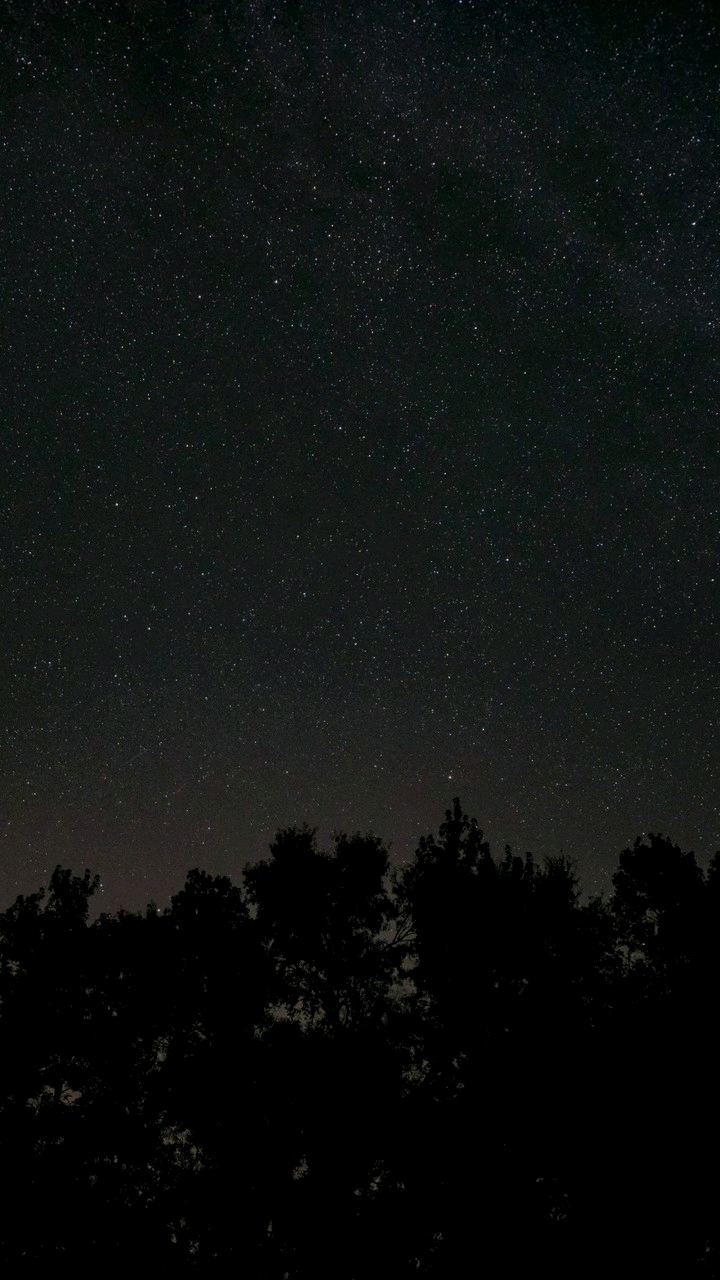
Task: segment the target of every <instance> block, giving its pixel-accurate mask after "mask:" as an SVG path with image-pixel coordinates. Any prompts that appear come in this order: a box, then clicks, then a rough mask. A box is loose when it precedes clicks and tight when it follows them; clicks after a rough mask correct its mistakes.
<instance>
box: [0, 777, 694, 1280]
mask: <svg viewBox="0 0 720 1280" xmlns="http://www.w3.org/2000/svg"><path fill="white" fill-rule="evenodd" d="M719 867H720V854H718V855H716V856H715V858H714V859H713V861H712V863H711V866H710V869H709V871H708V874H707V875H704V874H703V872H702V870H701V869H700V868H699V867H698V865H697V863H696V860H695V858H694V855H693V854H686V853H683V852H682V851H681V850H680V849H679V848H678V847H677V846H675V845H674V844H672V842H671V841H670V840H668V839H667V838H666V837H663V836H659V835H658V836H656V835H650V836H649V837H648V838H647V840H641V839H638V840H636V841H635V844H634V845H633V846H632V848H628V849H625V850H623V852H622V853H621V855H620V859H619V865H618V869H617V871H616V874H615V876H614V879H613V885H614V893H613V895H612V897H611V898H610V900H609V901H608V902H603V901H601V900H600V899H594V900H591V901H590V902H583V901H582V899H581V897H580V893H579V886H578V882H577V878H576V876H575V873H574V869H573V866H572V864H571V862H570V861H568V860H567V859H566V858H564V857H555V858H547V859H545V860H544V861H543V862H541V863H538V862H537V861H536V859H535V858H534V857H533V855H532V854H531V853H525V854H524V855H523V856H518V855H517V854H514V853H513V851H512V850H511V849H510V848H506V849H505V852H504V856H503V857H502V858H500V859H496V858H494V857H493V856H492V853H491V851H490V847H489V845H488V843H487V841H486V840H485V839H484V836H483V833H482V831H481V830H480V828H479V826H478V824H477V823H476V822H475V821H474V820H472V819H470V818H469V817H468V816H467V815H466V814H465V813H464V812H463V810H462V808H461V805H460V802H459V800H455V801H454V804H453V807H452V809H449V810H448V811H447V812H446V814H445V820H444V822H443V823H442V824H441V826H440V829H439V832H438V835H437V837H435V836H434V835H428V836H426V837H424V838H423V839H422V840H421V841H420V843H419V846H418V849H417V853H416V856H415V858H414V860H413V862H412V863H411V864H410V865H409V866H408V867H406V868H405V869H403V870H398V869H395V868H393V867H392V865H391V863H390V860H389V856H388V851H387V849H386V848H385V846H384V845H383V843H382V841H381V840H380V839H379V838H378V837H376V836H372V835H360V834H355V835H348V834H346V833H339V834H338V835H336V836H335V838H334V840H333V843H332V847H331V848H330V850H323V849H320V848H318V845H317V839H316V833H315V831H313V830H312V829H310V828H307V827H303V828H297V827H294V828H290V829H288V830H283V831H279V832H278V834H277V836H276V838H275V840H274V842H273V844H272V845H271V848H270V856H269V858H267V859H265V860H263V861H261V862H259V863H256V864H255V865H253V866H249V867H247V868H246V870H245V872H244V876H243V883H242V885H240V886H235V885H233V884H232V883H231V881H230V880H229V879H227V877H222V876H215V877H213V876H211V875H209V874H208V873H206V872H204V871H201V870H198V869H195V870H192V871H190V872H189V873H188V876H187V879H186V882H185V885H184V886H183V888H182V889H181V890H180V891H179V892H178V893H177V894H176V895H175V896H174V897H173V899H172V901H171V904H170V906H169V907H168V908H167V909H166V910H165V911H164V912H162V913H159V912H158V911H157V909H156V908H154V907H153V906H152V905H151V906H150V907H149V908H148V910H147V912H146V913H144V914H132V913H128V912H125V911H121V912H119V913H117V914H116V915H114V916H112V915H108V914H104V915H101V916H100V917H99V919H97V920H95V921H94V922H93V923H90V922H89V910H88V908H89V902H90V899H91V897H92V895H93V893H94V892H95V890H96V889H97V885H98V881H97V878H95V879H93V878H92V877H91V876H90V873H89V872H87V871H86V872H85V874H84V875H83V876H76V875H73V874H72V872H71V871H70V870H68V869H65V868H60V867H58V868H56V870H55V871H54V872H53V875H52V877H51V879H50V884H49V886H48V890H47V892H46V891H45V890H42V889H41V890H40V891H38V892H37V893H35V894H31V895H28V896H25V897H19V898H18V899H17V901H16V902H15V903H14V904H13V905H12V906H11V907H9V908H8V910H7V911H5V912H4V913H3V914H2V915H0V1001H1V1003H0V1029H1V1031H2V1035H3V1046H4V1051H3V1055H2V1059H1V1060H0V1062H1V1065H0V1083H1V1086H2V1092H1V1094H0V1144H1V1145H2V1153H3V1157H4V1166H5V1168H6V1169H10V1170H11V1171H12V1175H13V1176H12V1179H11V1185H10V1186H9V1187H8V1189H7V1191H6V1196H5V1214H4V1219H3V1227H2V1230H1V1231H0V1256H1V1257H2V1259H3V1261H4V1262H5V1263H6V1264H7V1265H8V1266H10V1267H11V1268H12V1269H13V1270H14V1271H18V1270H19V1269H22V1268H23V1267H24V1266H25V1265H26V1264H27V1263H28V1262H30V1261H37V1262H49V1261H58V1260H61V1259H62V1260H63V1261H65V1262H70V1263H71V1264H72V1265H75V1266H76V1267H77V1266H86V1267H89V1266H90V1265H91V1264H92V1265H97V1260H98V1259H99V1258H101V1257H102V1258H105V1257H109V1256H112V1258H113V1259H115V1260H116V1263H117V1265H118V1266H127V1265H128V1264H129V1263H131V1262H135V1261H136V1259H137V1258H138V1257H139V1256H142V1257H143V1259H144V1260H147V1261H149V1262H150V1263H151V1264H152V1265H154V1266H156V1267H158V1268H159V1267H163V1268H168V1267H170V1266H172V1267H174V1268H175V1269H180V1270H188V1271H193V1270H198V1269H199V1270H200V1271H201V1272H202V1273H203V1274H215V1273H217V1274H226V1273H227V1269H228V1268H229V1267H230V1266H231V1265H234V1264H236V1263H237V1264H239V1265H240V1266H241V1267H242V1268H243V1269H244V1273H245V1274H247V1275H248V1276H252V1277H254V1276H258V1277H261V1276H262V1277H277V1278H278V1280H280V1278H281V1277H285V1276H287V1277H304V1276H307V1277H313V1278H315V1277H319V1276H324V1275H327V1276H330V1275H332V1276H333V1277H348V1280H350V1278H355V1277H357V1280H361V1278H363V1277H369V1276H371V1275H372V1276H378V1275H381V1276H382V1275H388V1276H390V1275H392V1276H393V1277H395V1276H403V1275H411V1274H412V1275H417V1274H420V1275H424V1276H428V1277H430V1276H446V1275H451V1274H456V1273H460V1272H461V1271H464V1270H465V1269H466V1266H467V1258H468V1256H472V1257H473V1258H474V1259H475V1260H476V1263H477V1266H478V1269H480V1270H482V1271H483V1272H484V1274H486V1275H488V1276H490V1277H494V1276H498V1277H499V1276H506V1275H515V1274H518V1275H519V1274H525V1273H528V1272H529V1271H530V1270H533V1271H534V1270H537V1269H538V1267H540V1268H548V1269H550V1268H552V1270H553V1272H554V1274H556V1275H560V1276H570V1275H573V1276H575V1275H577V1274H579V1273H581V1274H591V1275H593V1274H598V1275H599V1274H608V1273H612V1274H614V1275H619V1276H623V1275H628V1276H629V1275H635V1274H652V1273H654V1272H655V1271H660V1270H663V1271H667V1270H668V1268H669V1269H670V1271H671V1272H672V1273H673V1274H682V1275H685V1274H688V1275H689V1274H694V1273H695V1271H699V1272H700V1271H701V1273H702V1274H703V1275H712V1274H715V1271H714V1269H713V1268H714V1266H715V1263H714V1261H713V1260H714V1259H715V1258H716V1252H714V1251H716V1250H717V1228H716V1212H715V1203H716V1201H715V1196H716V1191H717V1188H716V1186H715V1182H714V1176H713V1175H712V1174H711V1173H708V1170H709V1169H710V1168H711V1161H710V1156H711V1153H712V1151H713V1149H714V1145H715V1143H716V1141H717V1136H718V1116H717V1106H716V1104H715V1101H714V1091H713V1090H710V1089H707V1090H706V1091H705V1092H704V1093H703V1092H702V1090H700V1091H698V1080H699V1079H700V1078H701V1073H702V1071H703V1070H705V1069H706V1067H705V1064H706V1063H707V1062H708V1061H711V1060H712V1058H711V1055H712V1054H713V1053H714V1048H713V1045H714V1037H713V1028H712V1019H711V1017H710V1016H709V1009H710V1008H711V1007H712V1004H711V1002H713V1001H714V1000H715V999H716V991H717V978H718V973H719V970H720V964H719V963H718V936H719V934H718V927H717V926H718V910H719V907H720V901H719V899H720V888H719V886H720V871H719V869H718V868H719ZM691 1100H694V1101H692V1102H691ZM38 1206H40V1207H41V1212H40V1218H39V1221H38V1219H37V1216H36V1210H37V1208H38ZM598 1220H601V1221H602V1223H603V1230H602V1233H601V1234H598V1232H597V1230H596V1223H597V1221H598Z"/></svg>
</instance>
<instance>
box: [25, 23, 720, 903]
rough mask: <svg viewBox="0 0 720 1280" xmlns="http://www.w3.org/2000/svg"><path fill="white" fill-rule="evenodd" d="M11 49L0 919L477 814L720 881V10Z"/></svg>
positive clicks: (159, 888) (30, 27)
mask: <svg viewBox="0 0 720 1280" xmlns="http://www.w3.org/2000/svg"><path fill="white" fill-rule="evenodd" d="M68 10H69V12H68ZM628 10H630V11H631V12H630V14H629V15H628ZM1 13H2V18H1V22H0V26H1V35H2V40H1V44H2V49H1V51H0V84H1V88H0V106H1V111H2V151H1V157H2V158H1V160H0V230H1V232H2V244H1V245H0V278H1V280H2V296H3V302H2V322H3V325H4V332H3V336H2V346H1V355H0V360H1V362H2V370H1V372H0V398H1V399H0V412H1V427H0V449H1V451H2V496H3V503H2V544H1V550H0V569H1V572H2V594H1V596H0V600H1V601H2V608H1V610H0V631H1V634H2V641H1V644H2V649H1V652H0V680H1V689H2V746H1V751H2V761H1V767H0V824H1V825H0V832H1V835H2V847H1V853H0V905H7V903H8V902H9V901H11V900H12V898H14V896H15V895H16V894H17V893H18V892H27V891H29V890H32V889H34V888H36V887H37V886H38V885H39V884H40V883H43V882H46V881H47V877H48V876H49V874H50V872H51V871H52V868H53V866H54V865H55V864H56V863H57V862H58V861H59V862H62V863H63V864H64V865H70V866H72V867H73V868H74V869H75V870H78V871H79V870H82V869H83V868H84V867H85V866H86V865H89V866H90V867H91V868H92V869H93V870H94V871H99V872H100V873H101V874H102V877H103V883H104V900H103V905H104V906H108V907H110V908H112V907H115V906H117V904H118V903H119V902H120V901H122V902H123V903H124V904H125V905H126V906H129V907H139V906H141V905H143V904H144V903H145V902H147V901H148V899H149V898H150V897H154V898H155V899H157V900H158V901H159V902H164V901H166V900H167V897H168V895H169V894H170V893H171V892H174V891H176V890H177V888H179V886H180V884H181V883H182V880H183V878H184V874H185V871H186V870H187V868H188V867H190V866H196V865H200V866H202V867H204V868H206V869H208V870H210V871H213V872H218V873H227V874H230V875H234V876H237V875H238V873H239V871H240V869H241V867H242V866H243V864H244V863H245V862H246V861H247V860H248V859H249V858H255V857H257V856H259V855H262V854H263V853H265V852H266V850H267V844H268V841H269V840H270V839H271V838H272V835H273V834H274V832H275V830H276V829H277V827H278V826H284V825H288V824H290V823H293V822H303V821H307V822H309V823H311V824H312V825H318V826H319V827H320V831H321V835H322V836H323V838H328V837H329V834H330V832H331V831H332V829H333V828H336V827H337V828H344V829H353V830H354V829H356V828H360V829H361V830H368V829H372V830H374V831H375V832H377V833H378V834H380V835H382V836H383V837H384V838H386V839H388V840H392V842H393V846H392V848H393V854H394V856H396V857H397V859H399V860H401V859H403V858H406V857H407V856H409V855H410V854H411V852H412V850H413V849H414V847H415V844H416V841H417V838H418V836H419V835H421V834H423V833H424V832H427V830H429V829H431V828H432V829H437V826H438V823H439V821H440V820H441V818H442V813H443V810H444V809H445V807H446V806H447V805H448V804H449V803H450V801H451V798H452V796H454V795H456V794H459V795H460V797H461V799H462V802H463V806H464V807H465V809H466V810H468V811H469V812H471V813H473V814H475V815H476V816H477V817H478V819H479V821H480V823H481V825H482V826H483V828H484V830H485V832H486V834H487V836H488V838H489V839H490V841H491V844H492V846H493V848H494V850H495V852H497V853H499V852H501V850H502V846H503V844H504V843H505V841H509V842H510V843H511V844H513V846H515V845H517V846H518V847H519V848H520V849H521V850H524V849H525V848H531V849H533V851H534V852H535V853H536V855H537V856H539V857H541V856H542V855H544V854H552V853H557V852H558V851H559V850H560V849H563V850H564V851H565V852H566V853H567V854H569V855H570V856H572V857H574V858H576V859H577V860H578V867H579V871H580V873H581V876H582V879H583V884H584V885H585V887H586V888H587V889H588V890H594V891H597V890H601V889H602V890H606V889H607V888H608V885H609V874H610V871H611V870H612V868H613V866H614V864H615V861H616V858H617V855H618V853H619V851H620V850H621V849H622V848H623V846H624V845H626V844H627V843H629V842H632V840H633V838H634V837H635V836H636V835H637V834H639V833H640V832H643V831H647V830H653V831H658V830H659V831H662V832H664V833H666V834H668V835H671V836H672V837H673V838H674V839H675V840H676V841H678V842H679V843H681V844H682V845H683V847H684V848H693V849H694V850H695V851H696V853H697V854H698V856H699V857H700V859H701V861H703V860H704V859H705V858H706V857H707V856H709V855H710V854H711V853H712V852H713V851H714V850H715V849H716V848H717V847H718V845H720V808H719V805H720V747H719V745H718V712H719V707H720V693H719V685H718V677H719V672H720V640H719V631H718V624H719V622H720V617H719V614H720V597H719V590H720V565H718V547H719V545H720V543H719V528H718V505H719V494H720V465H719V463H720V458H719V448H720V431H719V423H718V395H719V390H720V389H719V386H718V351H719V348H718V315H719V303H720V296H719V288H718V285H719V265H718V264H719V257H718V244H719V230H720V227H719V222H720V219H719V218H718V199H719V192H718V179H719V176H720V164H719V163H718V160H719V157H718V140H719V135H720V104H719V103H718V82H719V76H720V70H719V68H720V63H719V61H718V56H717V55H718V47H719V45H720V41H719V40H718V36H719V34H720V25H719V20H717V19H716V18H714V17H713V9H712V6H710V5H707V6H705V5H703V4H701V3H693V2H692V0H688V3H686V4H684V5H678V6H672V7H671V6H663V5H657V4H656V5H652V4H642V3H639V4H636V5H632V4H630V5H628V4H618V5H615V4H613V3H609V2H608V3H605V4H599V3H598V4H590V3H587V4H583V3H576V4H565V3H562V2H560V0H554V2H553V3H547V4H532V3H529V2H526V3H523V4H510V3H498V4H496V5H493V4H479V3H475V4H473V3H468V2H467V0H465V3H459V2H458V3H452V2H450V0H447V2H445V3H440V2H439V0H438V2H437V3H435V2H430V3H421V2H417V3H403V2H402V0H394V2H388V3H377V2H373V0H369V2H368V3H366V4H363V5H355V4H350V3H348V4H346V5H345V4H342V5H338V4H330V3H327V4H324V3H319V2H315V3H313V2H312V0H310V2H308V3H306V2H305V0H296V3H290V2H289V0H287V2H285V3H277V4H273V3H262V2H260V0H258V2H257V3H240V2H239V0H236V2H233V0H228V2H227V3H224V4H223V3H220V2H219V0H216V2H215V0H204V2H203V0H198V2H197V3H195V4H187V5H183V4H182V3H180V2H179V0H173V3H165V4H163V3H161V2H158V0H154V2H153V0H147V2H146V3H142V2H141V0H135V3H133V2H132V0H127V2H126V3H115V4H114V3H112V0H97V2H96V3H94V4H93V3H82V0H78V2H77V3H76V4H74V5H70V6H66V5H64V4H62V3H60V0H54V2H47V3H40V2H37V3H31V2H29V0H28V2H26V3H21V2H19V0H18V2H16V3H6V4H3V5H2V6H1Z"/></svg>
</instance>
